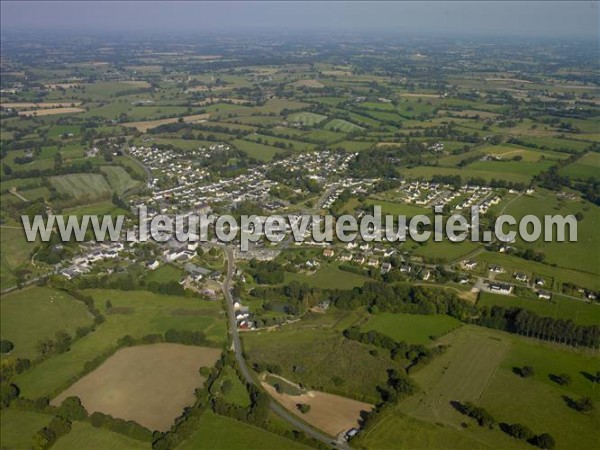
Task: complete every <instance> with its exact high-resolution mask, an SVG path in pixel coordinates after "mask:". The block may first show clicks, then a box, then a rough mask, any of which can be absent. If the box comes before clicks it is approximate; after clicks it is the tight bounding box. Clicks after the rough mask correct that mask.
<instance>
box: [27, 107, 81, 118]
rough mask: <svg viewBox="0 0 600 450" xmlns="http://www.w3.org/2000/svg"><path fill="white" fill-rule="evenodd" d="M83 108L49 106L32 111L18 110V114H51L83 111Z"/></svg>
mask: <svg viewBox="0 0 600 450" xmlns="http://www.w3.org/2000/svg"><path fill="white" fill-rule="evenodd" d="M84 111H85V109H83V108H51V109H36V110H33V111H19V115H20V116H51V115H53V114H72V113H80V112H84Z"/></svg>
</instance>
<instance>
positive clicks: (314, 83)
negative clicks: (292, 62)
mask: <svg viewBox="0 0 600 450" xmlns="http://www.w3.org/2000/svg"><path fill="white" fill-rule="evenodd" d="M292 85H293V86H295V87H307V88H319V89H320V88H323V87H325V85H324V84H323V83H321V82H320V81H319V80H298V81H295V82H293V83H292Z"/></svg>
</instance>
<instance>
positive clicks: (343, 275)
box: [284, 263, 369, 289]
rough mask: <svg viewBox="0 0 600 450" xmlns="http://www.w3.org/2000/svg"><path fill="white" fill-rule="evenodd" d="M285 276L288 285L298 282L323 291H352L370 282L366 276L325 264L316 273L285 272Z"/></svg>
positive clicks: (334, 264) (335, 264)
mask: <svg viewBox="0 0 600 450" xmlns="http://www.w3.org/2000/svg"><path fill="white" fill-rule="evenodd" d="M284 275H285V283H286V284H288V283H290V282H292V281H298V282H300V283H307V284H308V285H309V286H313V287H317V288H323V289H352V288H354V287H356V286H362V285H363V284H365V282H366V281H368V280H369V278H368V277H366V276H361V275H358V274H356V273H353V272H347V271H345V270H340V269H339V268H338V264H337V263H323V264H322V265H321V267H320V268H318V269H317V271H316V272H315V273H290V272H285V274H284Z"/></svg>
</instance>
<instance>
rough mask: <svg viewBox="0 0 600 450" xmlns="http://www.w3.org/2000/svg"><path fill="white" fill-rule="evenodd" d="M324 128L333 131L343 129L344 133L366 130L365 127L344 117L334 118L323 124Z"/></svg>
mask: <svg viewBox="0 0 600 450" xmlns="http://www.w3.org/2000/svg"><path fill="white" fill-rule="evenodd" d="M323 128H325V129H326V130H332V131H341V132H342V133H350V132H352V131H360V130H364V128H363V127H361V126H358V125H355V124H353V123H352V122H348V121H347V120H343V119H332V120H330V121H329V122H327V123H326V124H325V125H323Z"/></svg>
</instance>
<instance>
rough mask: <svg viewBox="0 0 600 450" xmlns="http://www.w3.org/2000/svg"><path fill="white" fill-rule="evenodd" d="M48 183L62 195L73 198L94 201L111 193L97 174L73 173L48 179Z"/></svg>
mask: <svg viewBox="0 0 600 450" xmlns="http://www.w3.org/2000/svg"><path fill="white" fill-rule="evenodd" d="M50 183H51V184H52V185H53V186H54V187H55V188H56V190H57V191H58V192H60V193H62V194H68V195H71V196H73V197H75V198H85V199H96V198H102V197H107V196H109V195H110V193H111V189H110V186H109V185H108V183H107V182H106V179H105V178H104V177H103V176H102V175H100V174H97V173H74V174H69V175H59V176H56V177H50Z"/></svg>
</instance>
